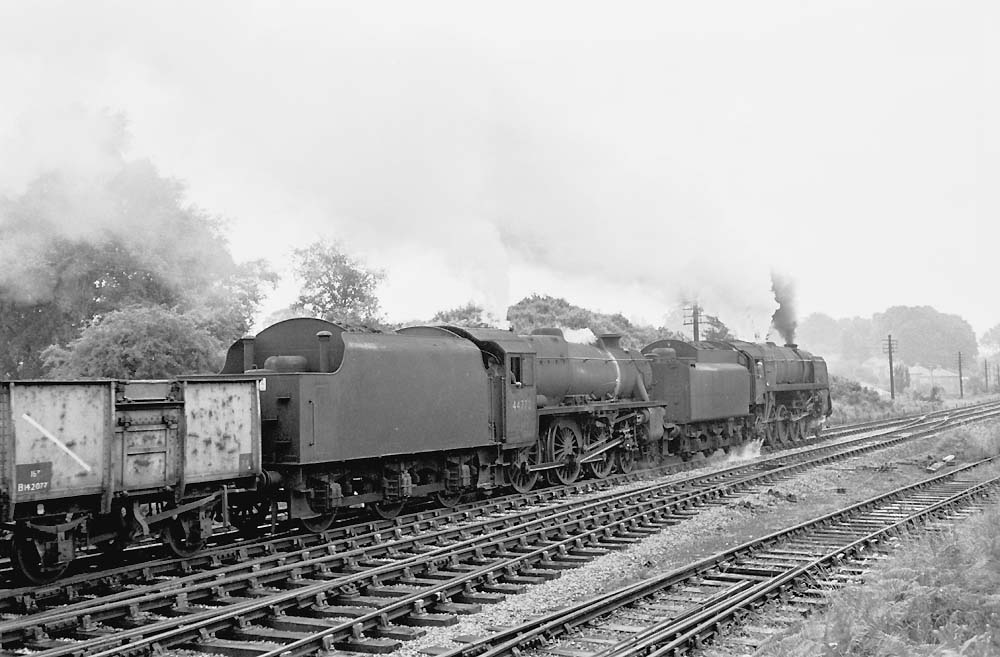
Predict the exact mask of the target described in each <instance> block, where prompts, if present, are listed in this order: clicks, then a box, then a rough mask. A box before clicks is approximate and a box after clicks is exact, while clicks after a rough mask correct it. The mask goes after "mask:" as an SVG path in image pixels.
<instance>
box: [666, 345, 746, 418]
mask: <svg viewBox="0 0 1000 657" xmlns="http://www.w3.org/2000/svg"><path fill="white" fill-rule="evenodd" d="M652 366H653V382H654V383H653V399H657V400H663V401H665V402H666V403H667V405H666V419H667V420H668V421H669V422H675V423H677V424H689V423H691V422H702V421H706V420H719V419H726V418H731V417H742V416H744V415H747V413H748V412H749V402H750V374H749V373H748V372H747V371H746V368H744V367H743V366H742V365H731V364H727V363H692V362H690V361H689V360H687V359H676V358H675V359H668V360H663V361H654V362H653V363H652Z"/></svg>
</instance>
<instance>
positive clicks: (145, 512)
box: [0, 318, 831, 583]
mask: <svg viewBox="0 0 1000 657" xmlns="http://www.w3.org/2000/svg"><path fill="white" fill-rule="evenodd" d="M830 410H831V409H830V395H829V386H828V380H827V372H826V364H825V362H824V361H823V359H822V358H819V357H816V356H813V355H811V354H809V353H807V352H805V351H802V350H800V349H798V348H797V347H796V346H795V345H786V346H784V347H780V346H777V345H774V344H772V343H766V344H752V343H747V342H740V341H729V342H717V341H704V342H694V343H687V342H683V341H678V340H663V341H659V342H655V343H653V344H650V345H648V346H647V347H645V348H644V349H642V350H641V352H640V353H633V352H629V351H626V350H624V349H622V348H621V345H620V336H616V335H603V336H600V337H598V338H597V340H596V343H595V344H577V343H573V342H568V341H567V340H566V339H565V338H564V337H563V334H562V332H561V331H559V330H557V329H547V330H540V331H536V332H535V333H533V334H531V335H515V334H514V333H511V332H509V331H502V330H497V329H480V328H475V329H474V328H462V327H456V326H420V327H412V328H405V329H401V330H399V331H397V332H395V333H387V334H386V333H357V332H349V331H347V330H345V329H344V328H342V327H340V326H338V325H336V324H332V323H329V322H325V321H323V320H319V319H308V318H301V319H292V320H287V321H284V322H280V323H278V324H275V325H274V326H271V327H269V328H267V329H265V330H263V331H262V332H260V333H259V334H258V335H257V336H256V337H247V338H243V339H241V340H239V341H237V342H236V343H235V344H233V346H232V347H230V349H229V352H228V354H227V357H226V362H225V366H224V368H223V370H222V372H221V373H220V374H219V375H214V376H190V377H181V378H177V379H174V380H169V381H127V382H126V381H108V380H103V381H60V382H53V381H8V382H0V513H2V514H3V517H2V522H3V525H2V528H3V530H4V531H5V535H6V537H7V538H6V540H5V541H4V545H5V548H6V550H7V552H8V553H9V555H10V558H11V563H12V565H13V568H14V570H15V572H16V573H17V574H18V575H19V576H20V577H21V578H23V579H25V580H27V581H29V582H34V583H41V582H45V581H50V580H53V579H55V578H58V577H59V576H61V574H62V573H63V571H64V570H65V568H66V567H67V565H68V564H69V563H70V562H71V561H72V559H73V558H74V557H75V554H76V552H77V550H78V549H80V548H82V547H85V546H95V547H97V548H99V549H104V550H116V549H121V548H122V547H123V546H125V545H127V544H129V543H130V542H132V541H133V540H135V539H136V538H139V537H141V536H144V535H146V536H148V535H160V536H161V537H162V539H163V541H164V542H165V543H166V544H167V545H168V546H169V547H170V549H171V550H172V551H173V552H174V553H176V554H178V555H190V554H193V553H195V552H197V551H198V550H199V549H201V548H202V547H203V545H204V543H205V541H206V540H207V539H208V537H209V536H211V534H212V532H213V531H214V529H215V528H217V527H218V526H219V525H220V524H222V525H224V526H234V527H236V528H238V529H241V530H245V531H256V529H257V528H258V527H259V525H260V524H261V523H262V522H263V521H264V520H265V518H266V517H267V516H268V514H271V513H274V514H277V513H278V510H279V505H280V508H281V509H282V511H283V512H284V513H286V514H287V516H288V518H290V519H292V520H296V521H298V522H300V523H301V524H302V525H303V526H304V527H306V528H307V529H308V530H310V531H315V532H319V531H323V530H325V529H327V528H328V527H330V525H331V523H332V522H333V521H334V518H335V517H336V515H337V513H338V511H340V510H342V509H345V508H348V507H353V508H358V507H362V506H363V507H365V508H368V509H371V510H372V511H373V512H374V513H376V514H378V515H380V516H382V517H384V518H392V517H394V516H395V515H396V514H398V513H399V512H400V510H401V509H402V508H403V505H404V504H405V503H406V502H407V501H408V500H413V499H428V498H429V499H434V500H436V501H437V502H439V503H440V504H442V505H445V506H452V505H455V504H457V503H458V501H459V500H460V498H461V497H462V496H463V495H464V494H466V493H469V492H471V491H476V490H490V489H497V488H505V487H512V488H513V489H515V490H517V491H527V490H529V489H531V488H532V487H534V486H535V485H536V484H537V483H538V482H539V480H540V479H544V480H545V481H547V482H550V483H553V484H568V483H571V482H573V481H575V480H577V479H578V478H580V477H593V478H598V479H600V478H605V477H607V476H609V475H610V474H611V473H612V472H616V471H617V472H628V471H630V470H632V469H633V468H634V467H635V464H636V462H637V461H640V460H643V461H650V462H655V461H657V460H659V459H662V458H664V457H666V456H679V457H681V458H684V459H687V458H690V457H691V456H693V455H694V454H696V453H698V452H702V453H705V454H709V453H712V452H714V451H715V450H717V449H720V448H721V449H724V450H727V451H728V450H729V449H730V448H732V447H734V446H737V445H740V444H742V443H744V442H747V441H750V440H755V439H759V440H763V441H765V442H767V443H768V444H771V445H778V444H787V443H790V442H794V441H796V440H800V439H801V438H802V437H803V436H804V435H805V434H806V433H807V432H810V431H813V432H818V431H819V429H820V428H821V427H822V424H823V422H824V421H825V419H826V417H827V416H828V415H829V414H830Z"/></svg>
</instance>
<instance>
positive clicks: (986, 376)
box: [983, 358, 990, 392]
mask: <svg viewBox="0 0 1000 657" xmlns="http://www.w3.org/2000/svg"><path fill="white" fill-rule="evenodd" d="M983 385H984V386H985V387H986V392H989V391H990V361H988V360H986V359H985V358H984V359H983Z"/></svg>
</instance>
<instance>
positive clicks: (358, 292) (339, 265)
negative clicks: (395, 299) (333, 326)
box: [292, 240, 385, 324]
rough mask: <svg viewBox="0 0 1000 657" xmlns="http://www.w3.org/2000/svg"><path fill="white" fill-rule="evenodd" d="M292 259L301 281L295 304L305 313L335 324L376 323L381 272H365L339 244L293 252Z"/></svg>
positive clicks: (382, 275)
mask: <svg viewBox="0 0 1000 657" xmlns="http://www.w3.org/2000/svg"><path fill="white" fill-rule="evenodd" d="M292 258H293V261H294V270H295V275H296V277H297V278H298V279H299V280H300V281H302V288H301V292H300V294H299V298H298V304H299V305H300V306H301V307H302V308H303V310H305V311H306V312H307V313H310V314H312V315H314V316H316V317H322V318H323V319H326V320H327V321H331V322H337V323H343V322H361V323H364V324H371V323H377V322H378V321H379V301H378V297H377V296H376V294H375V288H376V287H378V284H379V283H381V282H382V281H383V280H384V279H385V272H383V271H381V270H378V269H369V268H367V267H366V266H365V265H364V264H363V263H362V262H361V261H360V260H358V259H357V258H354V257H352V256H350V255H348V254H346V253H344V251H343V249H342V247H341V246H340V245H339V244H337V243H335V242H334V243H331V242H327V241H325V240H320V241H318V242H314V243H313V244H311V245H309V246H307V247H306V248H304V249H296V250H295V251H294V252H293V256H292Z"/></svg>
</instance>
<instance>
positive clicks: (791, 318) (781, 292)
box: [771, 271, 799, 344]
mask: <svg viewBox="0 0 1000 657" xmlns="http://www.w3.org/2000/svg"><path fill="white" fill-rule="evenodd" d="M771 291H772V292H774V300H775V301H777V302H778V309H777V310H775V311H774V314H773V315H771V326H773V327H774V329H775V330H776V331H777V332H778V333H779V334H780V335H781V337H782V339H783V340H784V341H785V344H794V343H795V328H796V327H797V326H798V324H799V322H798V320H797V319H796V315H795V281H793V280H792V278H791V277H789V276H784V275H782V274H779V273H777V272H773V271H772V272H771Z"/></svg>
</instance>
